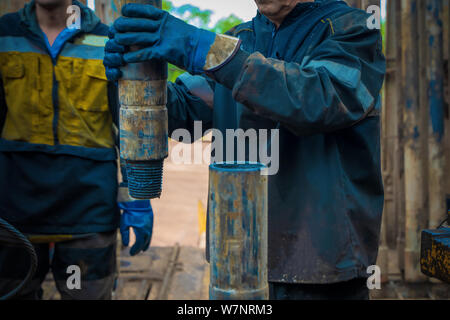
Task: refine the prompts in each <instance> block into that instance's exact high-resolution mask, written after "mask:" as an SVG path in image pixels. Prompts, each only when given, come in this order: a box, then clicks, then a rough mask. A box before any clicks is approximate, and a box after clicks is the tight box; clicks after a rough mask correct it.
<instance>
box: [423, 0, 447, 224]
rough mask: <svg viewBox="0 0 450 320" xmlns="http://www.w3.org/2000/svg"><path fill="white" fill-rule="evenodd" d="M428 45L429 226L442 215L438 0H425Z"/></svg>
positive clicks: (441, 62)
mask: <svg viewBox="0 0 450 320" xmlns="http://www.w3.org/2000/svg"><path fill="white" fill-rule="evenodd" d="M426 4H427V5H426V29H427V36H428V37H427V38H428V39H427V40H428V41H427V48H428V59H427V60H428V63H427V71H428V72H427V73H428V77H427V80H428V95H427V100H428V101H427V102H428V112H429V117H428V119H429V124H428V130H429V131H428V197H429V228H430V229H435V228H437V227H438V226H439V224H440V223H441V222H442V220H444V218H445V217H446V213H447V212H446V211H447V210H446V203H445V190H444V188H445V186H444V184H445V180H444V165H445V158H444V104H445V101H444V100H445V97H444V57H443V55H444V47H443V21H442V16H443V11H442V10H443V6H442V0H426Z"/></svg>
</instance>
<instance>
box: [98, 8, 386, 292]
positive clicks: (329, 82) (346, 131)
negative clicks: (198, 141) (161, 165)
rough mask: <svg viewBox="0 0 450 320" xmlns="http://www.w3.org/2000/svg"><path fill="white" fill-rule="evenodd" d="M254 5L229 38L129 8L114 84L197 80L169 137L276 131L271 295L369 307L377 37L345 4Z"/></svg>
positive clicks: (374, 230) (172, 107) (377, 211)
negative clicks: (146, 73) (150, 63)
mask: <svg viewBox="0 0 450 320" xmlns="http://www.w3.org/2000/svg"><path fill="white" fill-rule="evenodd" d="M243 1H244V0H243ZM245 1H250V0H245ZM255 2H256V5H257V6H258V12H257V14H256V16H255V17H254V18H253V20H251V21H249V22H246V23H243V24H240V25H238V26H236V27H235V28H233V29H232V30H230V31H229V32H228V33H227V35H221V34H216V33H213V32H210V31H208V30H203V29H199V28H197V27H195V26H192V25H189V24H187V23H185V22H184V21H182V20H180V19H178V18H176V17H174V16H172V15H170V14H169V13H167V12H164V11H162V10H159V9H157V8H154V7H152V6H150V5H137V4H128V5H126V6H125V7H124V8H122V15H123V17H121V18H119V19H118V20H116V21H115V23H114V25H113V27H112V28H111V35H110V36H111V40H110V41H109V42H108V43H107V45H106V47H105V48H106V51H107V53H106V55H105V61H104V63H105V66H106V67H107V72H106V73H107V76H108V79H111V80H117V79H119V78H120V77H121V70H120V67H121V66H123V65H125V64H127V63H135V62H142V61H146V60H149V59H155V58H156V59H160V60H164V61H167V62H169V63H172V64H174V65H176V66H178V67H180V68H182V69H184V70H186V71H188V72H187V73H185V74H183V75H182V76H180V77H179V78H178V79H177V80H176V82H175V83H169V86H168V103H167V109H168V114H169V131H170V132H169V134H171V133H172V132H173V131H174V130H176V129H178V128H183V129H187V130H190V132H191V134H192V131H193V128H194V122H195V121H202V124H203V129H204V130H205V131H206V130H209V129H216V131H219V132H221V133H222V137H223V136H225V135H226V131H227V130H229V129H231V130H237V129H242V130H244V131H245V130H248V129H253V130H256V132H259V129H262V130H276V129H278V130H279V131H278V132H279V144H278V145H279V170H278V172H277V173H275V174H273V175H270V176H269V177H268V190H269V193H268V220H269V221H268V280H269V286H270V297H271V298H272V299H368V298H369V291H368V287H367V283H366V282H367V278H368V276H369V274H368V269H369V266H371V265H374V264H375V263H376V259H377V252H378V241H379V235H380V225H381V216H382V211H383V201H384V192H383V183H382V177H381V164H380V109H381V108H380V90H381V87H382V84H383V79H384V75H385V72H386V63H385V58H384V56H383V53H382V39H381V33H380V30H377V29H374V28H371V25H370V24H369V23H368V22H370V18H371V16H370V15H369V14H367V13H366V12H364V11H362V10H357V9H354V8H351V7H349V6H348V5H347V4H346V3H345V2H344V1H338V0H316V1H305V0H255ZM135 47H138V48H140V49H139V50H135V51H133V50H130V48H135ZM223 140H224V149H223V150H225V151H226V150H227V146H226V144H227V142H226V141H225V139H223ZM258 147H259V148H261V147H262V148H264V147H266V146H265V145H264V146H258ZM230 149H233V148H232V147H231V148H230ZM228 159H229V158H228V155H227V160H228ZM238 160H240V161H242V160H243V159H238ZM244 160H245V161H250V160H249V158H246V159H244ZM245 276H246V275H245V274H242V278H241V280H242V281H245Z"/></svg>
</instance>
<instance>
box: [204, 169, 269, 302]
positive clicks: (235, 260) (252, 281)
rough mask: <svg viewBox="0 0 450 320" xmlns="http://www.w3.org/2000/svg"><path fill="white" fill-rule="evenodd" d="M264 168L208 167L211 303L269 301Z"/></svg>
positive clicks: (265, 177) (265, 178)
mask: <svg viewBox="0 0 450 320" xmlns="http://www.w3.org/2000/svg"><path fill="white" fill-rule="evenodd" d="M264 168H265V167H264V165H262V164H257V163H245V164H244V163H216V164H212V165H211V166H210V168H209V201H208V203H209V237H210V238H209V239H210V246H209V251H210V271H211V273H210V277H211V278H210V287H209V296H210V299H211V300H264V299H268V295H269V288H268V281H267V176H265V175H261V171H262V170H264Z"/></svg>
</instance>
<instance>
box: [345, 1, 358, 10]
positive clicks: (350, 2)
mask: <svg viewBox="0 0 450 320" xmlns="http://www.w3.org/2000/svg"><path fill="white" fill-rule="evenodd" d="M346 2H347V4H348V5H349V6H350V7H353V8H358V9H360V8H361V0H346Z"/></svg>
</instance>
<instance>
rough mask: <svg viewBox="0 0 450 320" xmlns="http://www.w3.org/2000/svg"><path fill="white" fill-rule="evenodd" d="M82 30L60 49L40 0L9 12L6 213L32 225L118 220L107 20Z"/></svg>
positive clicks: (2, 26) (3, 160)
mask: <svg viewBox="0 0 450 320" xmlns="http://www.w3.org/2000/svg"><path fill="white" fill-rule="evenodd" d="M74 4H76V5H78V6H79V7H80V8H81V22H82V24H81V30H79V31H78V32H75V33H74V34H73V36H72V37H71V38H70V39H69V40H68V41H66V43H65V44H64V45H63V46H62V48H61V51H60V52H59V54H58V55H57V57H55V58H52V56H51V54H50V52H49V51H48V49H47V46H46V42H45V41H46V38H45V35H44V34H43V33H42V31H41V30H40V28H39V25H38V23H37V20H36V16H35V11H34V10H35V9H34V8H35V6H34V1H32V2H30V3H29V4H27V5H26V6H25V7H24V8H23V9H22V10H21V11H19V12H17V13H13V14H7V15H5V16H3V17H2V18H1V19H0V73H1V86H0V89H1V90H0V91H2V92H1V95H0V129H1V130H0V133H1V139H0V216H2V217H4V218H6V219H7V220H9V221H10V222H11V223H13V224H15V225H16V226H17V227H18V228H19V229H21V230H22V231H24V232H30V233H31V232H33V233H36V232H37V233H69V234H71V233H90V232H102V231H110V230H113V229H114V228H115V227H116V226H117V222H118V217H119V215H118V213H119V212H118V209H117V206H116V193H117V181H116V180H117V168H116V163H115V160H116V151H115V138H114V133H113V120H115V119H116V118H117V117H116V116H115V115H116V112H117V107H116V106H117V105H116V103H117V102H116V101H117V100H116V99H115V93H116V92H117V91H115V89H114V87H113V85H110V84H108V82H107V79H106V76H105V69H104V67H103V56H104V45H105V42H106V41H107V32H108V27H107V26H105V25H103V24H101V23H100V20H99V19H98V18H97V17H96V16H95V15H94V13H93V12H92V11H91V10H90V9H88V8H87V7H85V6H83V5H82V4H81V3H79V2H77V1H74Z"/></svg>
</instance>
